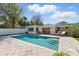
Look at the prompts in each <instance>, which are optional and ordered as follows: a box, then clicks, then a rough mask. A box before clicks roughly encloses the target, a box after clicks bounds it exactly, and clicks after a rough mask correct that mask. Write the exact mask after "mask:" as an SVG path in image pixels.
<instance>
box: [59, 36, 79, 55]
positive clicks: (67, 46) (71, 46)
mask: <svg viewBox="0 0 79 59" xmlns="http://www.w3.org/2000/svg"><path fill="white" fill-rule="evenodd" d="M76 49H77V50H79V42H78V41H76V40H75V39H74V38H72V37H60V42H59V51H63V52H65V53H67V54H69V55H71V56H79V53H78V52H77V50H76Z"/></svg>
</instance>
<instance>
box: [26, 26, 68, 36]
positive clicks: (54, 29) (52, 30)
mask: <svg viewBox="0 0 79 59" xmlns="http://www.w3.org/2000/svg"><path fill="white" fill-rule="evenodd" d="M26 28H28V32H29V33H33V34H36V33H41V34H56V33H58V32H59V31H65V29H67V28H68V25H31V26H27V27H26Z"/></svg>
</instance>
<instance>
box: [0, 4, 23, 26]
mask: <svg viewBox="0 0 79 59" xmlns="http://www.w3.org/2000/svg"><path fill="white" fill-rule="evenodd" d="M2 6H3V7H2V8H1V10H2V11H3V12H4V16H5V15H7V16H8V19H9V20H10V24H12V26H11V27H12V28H15V27H16V26H17V25H18V21H19V20H20V19H21V11H22V9H21V8H20V7H19V6H17V5H16V4H15V3H5V4H3V5H2ZM5 19H6V18H5Z"/></svg>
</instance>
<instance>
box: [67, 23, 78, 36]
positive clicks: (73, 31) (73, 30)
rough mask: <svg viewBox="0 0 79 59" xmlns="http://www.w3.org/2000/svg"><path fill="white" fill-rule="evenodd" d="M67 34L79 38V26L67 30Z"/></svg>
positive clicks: (71, 26) (74, 25) (75, 25)
mask: <svg viewBox="0 0 79 59" xmlns="http://www.w3.org/2000/svg"><path fill="white" fill-rule="evenodd" d="M67 33H68V35H69V36H72V37H79V24H73V25H70V26H69V27H68V29H67Z"/></svg>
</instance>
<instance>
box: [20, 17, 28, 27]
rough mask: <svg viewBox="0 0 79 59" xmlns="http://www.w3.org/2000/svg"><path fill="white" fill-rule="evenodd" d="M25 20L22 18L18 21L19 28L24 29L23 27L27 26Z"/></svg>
mask: <svg viewBox="0 0 79 59" xmlns="http://www.w3.org/2000/svg"><path fill="white" fill-rule="evenodd" d="M26 20H27V18H26V17H25V16H23V17H22V18H21V20H19V25H20V26H21V28H25V26H27V21H26Z"/></svg>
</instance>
